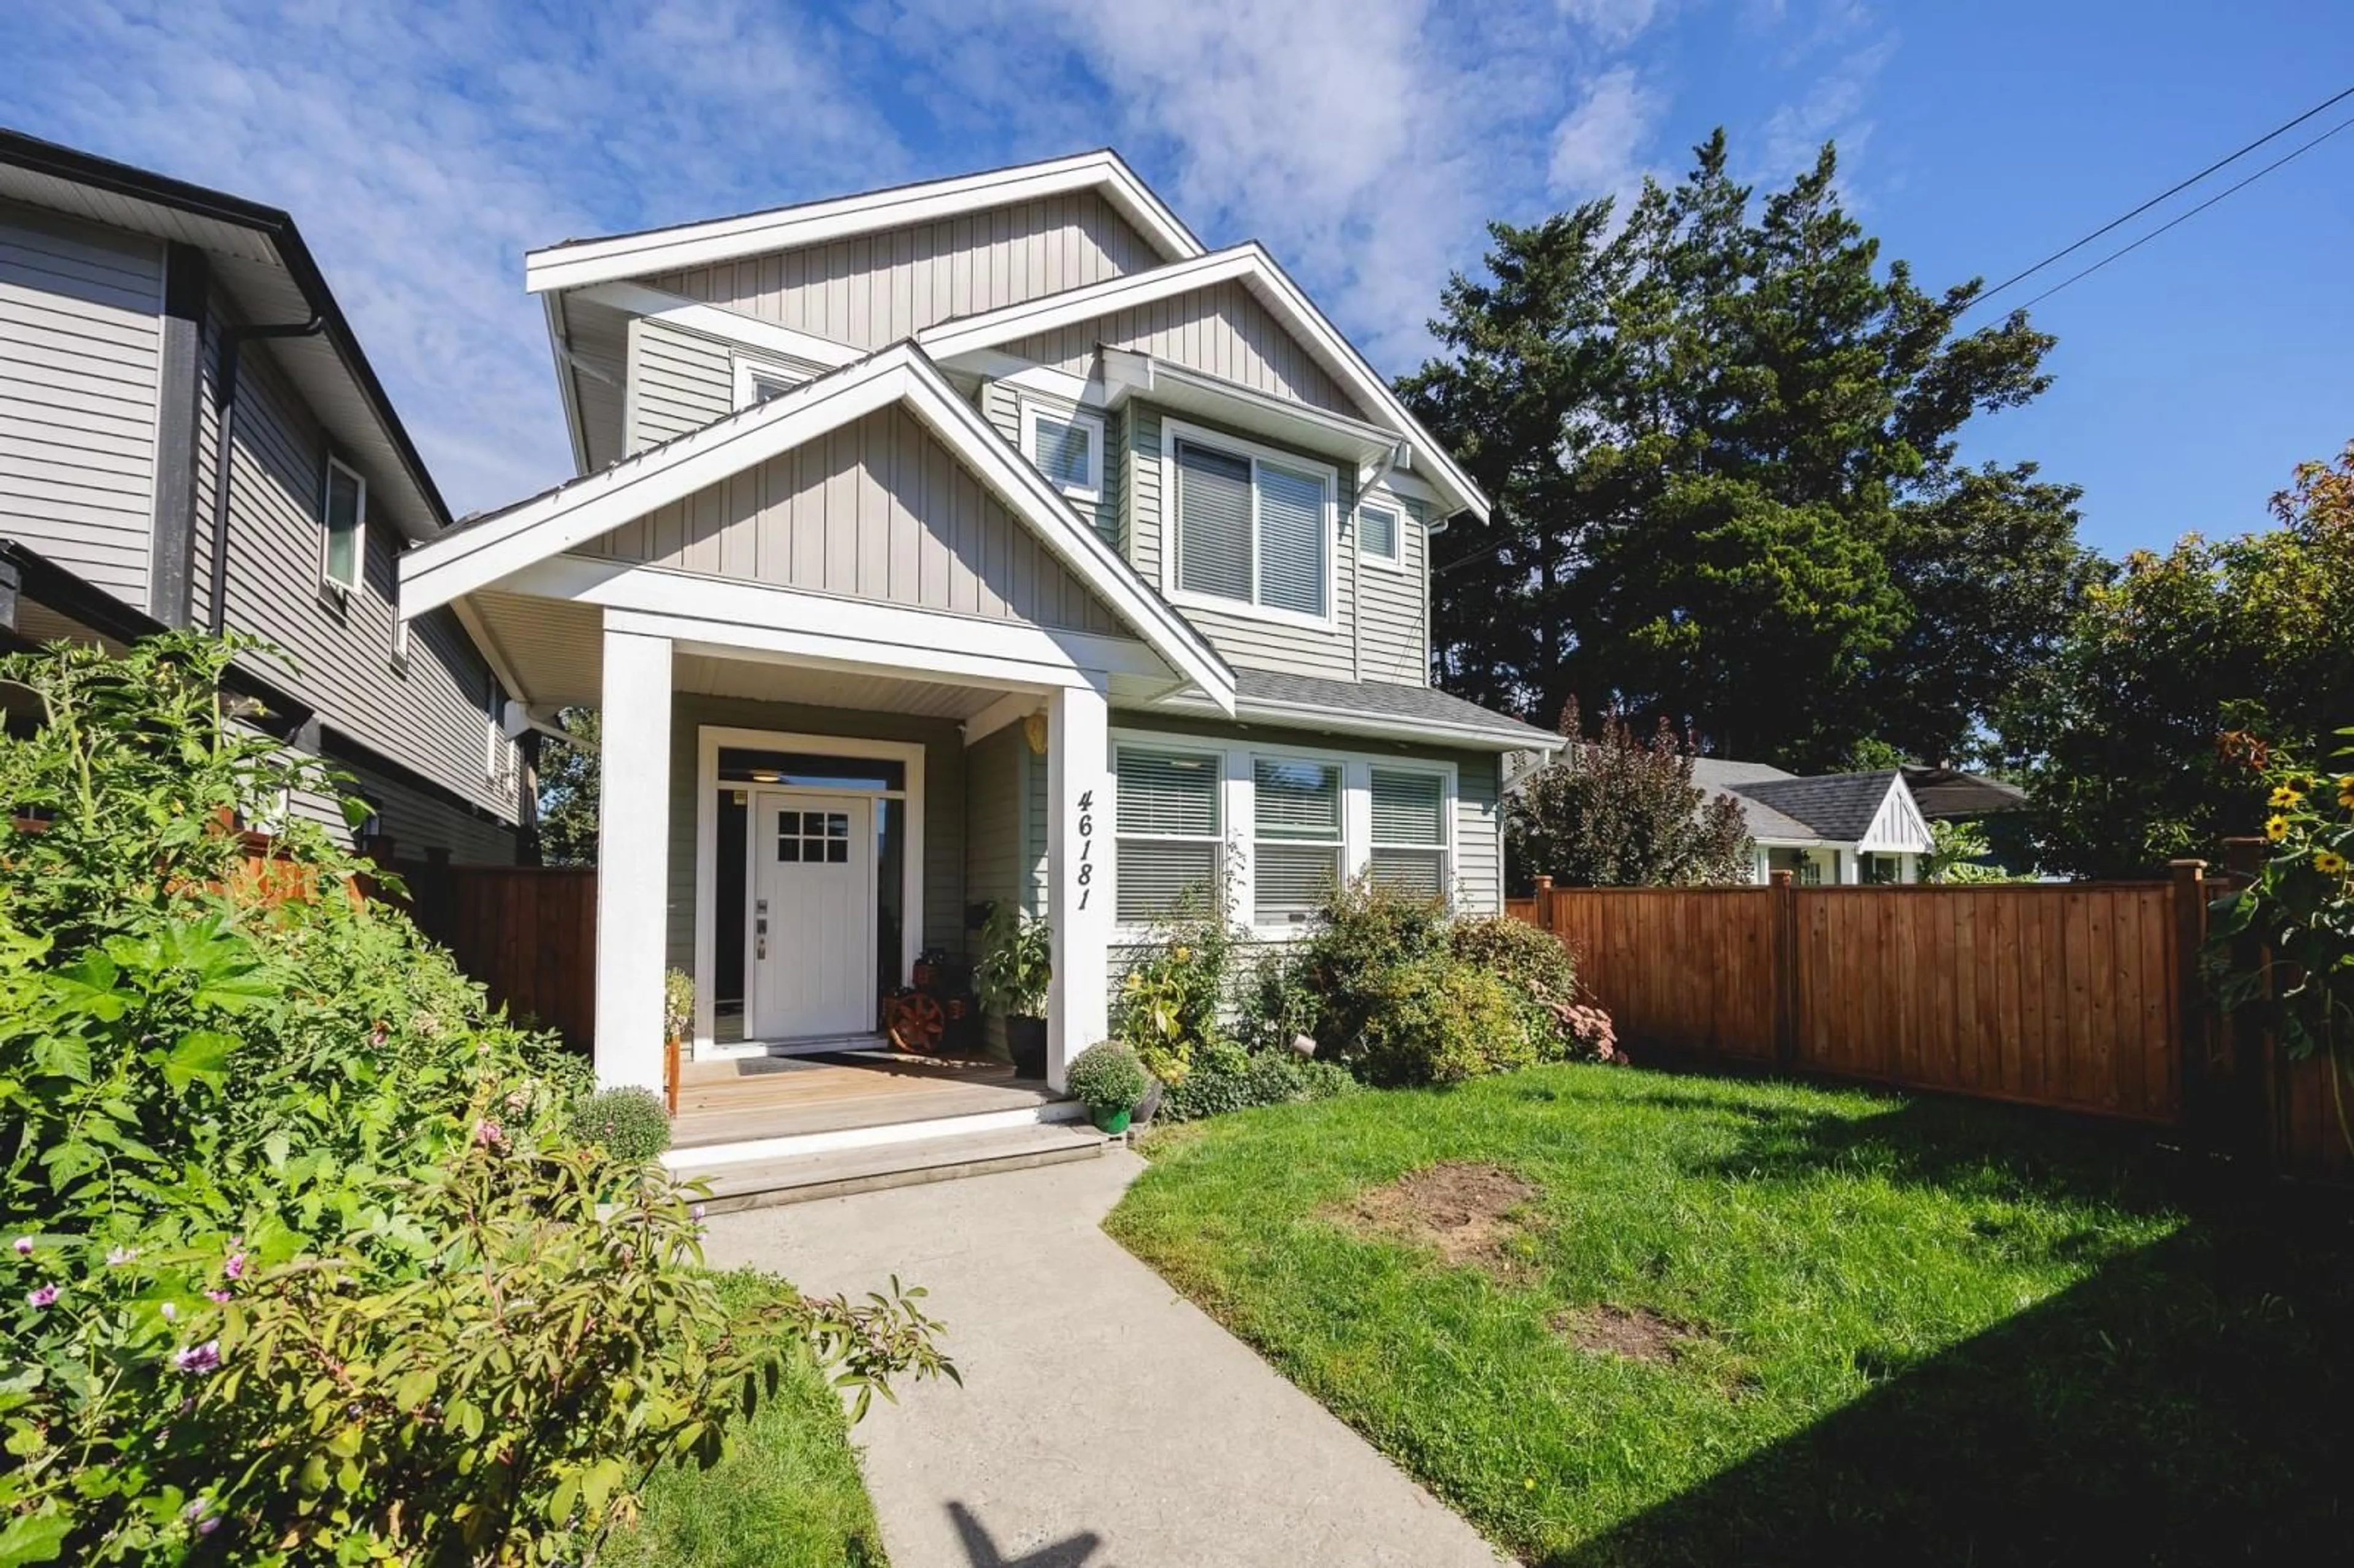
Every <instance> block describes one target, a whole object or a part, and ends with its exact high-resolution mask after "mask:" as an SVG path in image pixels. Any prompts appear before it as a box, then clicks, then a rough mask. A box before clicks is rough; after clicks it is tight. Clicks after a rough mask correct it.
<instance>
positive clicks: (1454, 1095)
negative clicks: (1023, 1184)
mask: <svg viewBox="0 0 2354 1568" xmlns="http://www.w3.org/2000/svg"><path fill="white" fill-rule="evenodd" d="M1148 1152H1150V1155H1151V1156H1152V1160H1153V1167H1152V1170H1151V1171H1150V1172H1149V1173H1148V1174H1147V1175H1146V1176H1145V1177H1144V1178H1143V1179H1142V1180H1141V1181H1139V1182H1138V1183H1137V1185H1136V1186H1135V1187H1134V1188H1133V1189H1132V1190H1131V1191H1130V1192H1129V1196H1128V1198H1127V1200H1126V1201H1125V1202H1123V1203H1122V1204H1121V1206H1120V1207H1119V1210H1118V1211H1117V1212H1116V1213H1114V1214H1113V1215H1112V1217H1111V1219H1110V1221H1109V1229H1110V1230H1111V1232H1112V1234H1115V1235H1116V1236H1118V1237H1119V1239H1120V1240H1121V1241H1122V1242H1123V1243H1125V1244H1126V1245H1128V1246H1129V1248H1131V1249H1132V1250H1133V1251H1135V1252H1136V1253H1137V1254H1138V1255H1140V1256H1142V1257H1143V1258H1145V1259H1146V1260H1147V1261H1148V1262H1150V1264H1151V1265H1152V1266H1154V1267H1156V1268H1157V1269H1159V1270H1160V1271H1161V1273H1162V1274H1163V1275H1164V1276H1166V1277H1168V1278H1169V1279H1170V1280H1171V1281H1172V1283H1173V1284H1175V1285H1176V1286H1177V1287H1179V1288H1180V1289H1182V1290H1183V1291H1184V1292H1185V1293H1186V1294H1187V1295H1189V1296H1190V1297H1192V1298H1193V1299H1194V1300H1196V1301H1197V1302H1199V1303H1201V1304H1202V1305H1203V1306H1204V1308H1207V1309H1208V1310H1210V1311H1211V1312H1212V1313H1214V1314H1215V1315H1216V1316H1217V1317H1218V1318H1219V1319H1222V1320H1223V1321H1225V1323H1226V1324H1228V1325H1229V1326H1230V1327H1231V1328H1233V1329H1234V1330H1235V1332H1237V1333H1238V1334H1240V1335H1242V1336H1243V1337H1244V1338H1245V1339H1246V1340H1249V1341H1250V1342H1251V1343H1253V1344H1254V1345H1256V1346H1257V1347H1258V1348H1259V1349H1260V1350H1261V1351H1263V1352H1264V1353H1265V1354H1266V1355H1267V1357H1268V1358H1269V1359H1270V1360H1271V1361H1273V1362H1274V1363H1275V1364H1276V1365H1277V1366H1278V1368H1279V1369H1281V1370H1282V1371H1283V1372H1286V1373H1288V1375H1289V1376H1291V1377H1292V1378H1293V1379H1294V1380H1296V1381H1297V1382H1298V1383H1300V1384H1301V1386H1303V1387H1304V1388H1306V1389H1307V1390H1309V1392H1310V1393H1313V1394H1314V1395H1316V1396H1317V1397H1318V1398H1319V1399H1320V1400H1322V1401H1323V1402H1324V1403H1325V1404H1327V1405H1329V1406H1330V1407H1331V1409H1332V1410H1333V1411H1335V1412H1336V1413H1337V1414H1340V1415H1341V1417H1342V1418H1343V1419H1345V1420H1347V1421H1349V1422H1350V1423H1351V1424H1352V1425H1355V1426H1356V1427H1357V1428H1358V1429H1359V1430H1360V1431H1362V1432H1363V1433H1364V1434H1365V1435H1366V1436H1368V1437H1369V1438H1371V1439H1372V1440H1373V1442H1374V1443H1375V1444H1377V1445H1378V1446H1380V1447H1382V1448H1383V1449H1384V1451H1386V1452H1387V1453H1389V1454H1390V1455H1391V1456H1392V1457H1394V1458H1395V1459H1396V1460H1397V1461H1398V1462H1399V1463H1400V1464H1401V1465H1403V1466H1404V1467H1405V1468H1406V1469H1408V1470H1410V1471H1412V1472H1413V1473H1414V1474H1416V1476H1418V1477H1419V1478H1421V1479H1422V1480H1424V1481H1425V1482H1426V1484H1428V1485H1429V1486H1430V1487H1431V1488H1432V1489H1434V1490H1436V1491H1437V1493H1439V1494H1440V1495H1441V1496H1442V1497H1444V1498H1446V1499H1448V1500H1449V1501H1450V1502H1452V1503H1453V1504H1454V1505H1455V1506H1457V1507H1458V1508H1459V1509H1460V1510H1463V1511H1464V1512H1465V1513H1466V1514H1467V1515H1468V1516H1469V1518H1470V1519H1471V1520H1474V1521H1475V1522H1476V1523H1478V1524H1479V1525H1480V1526H1481V1527H1482V1528H1483V1529H1484V1530H1486V1531H1488V1533H1489V1534H1490V1536H1491V1537H1492V1538H1493V1539H1495V1540H1496V1541H1497V1542H1500V1543H1501V1544H1503V1545H1505V1546H1506V1547H1508V1548H1510V1549H1511V1550H1512V1551H1513V1552H1516V1553H1519V1554H1521V1555H1522V1556H1523V1557H1525V1558H1526V1559H1527V1560H1528V1561H1530V1562H1532V1563H1543V1564H1570V1563H1577V1564H1585V1563H1760V1562H1765V1563H1785V1562H1787V1563H1972V1564H1989V1563H2044V1562H2063V1561H2064V1562H2072V1563H2111V1562H2148V1561H2156V1562H2178V1563H2210V1562H2226V1561H2240V1562H2264V1561H2288V1560H2295V1559H2297V1558H2299V1557H2314V1558H2334V1557H2335V1556H2336V1555H2337V1554H2338V1552H2341V1551H2343V1550H2345V1547H2346V1543H2347V1542H2348V1541H2349V1538H2354V1475H2349V1469H2348V1467H2347V1464H2346V1456H2347V1454H2348V1453H2349V1452H2354V1442H2349V1439H2354V1414H2349V1408H2354V1406H2350V1405H2349V1402H2354V1242H2349V1229H2348V1225H2347V1222H2346V1217H2345V1215H2344V1213H2343V1212H2342V1211H2339V1212H2337V1213H2328V1212H2321V1213H2316V1212H2312V1211H2300V1212H2299V1213H2298V1214H2297V1215H2296V1216H2295V1217H2293V1216H2292V1210H2293V1208H2294V1207H2295V1206H2294V1205H2292V1204H2290V1203H2289V1202H2286V1201H2285V1200H2283V1199H2280V1198H2278V1197H2276V1196H2271V1195H2267V1196H2266V1197H2265V1198H2264V1201H2263V1202H2261V1203H2258V1202H2245V1203H2241V1204H2233V1203H2229V1202H2222V1201H2221V1200H2217V1201H2213V1202H2210V1201H2209V1200H2208V1199H2207V1198H2206V1197H2205V1196H2204V1195H2201V1196H2200V1198H2199V1201H2197V1202H2184V1201H2182V1200H2181V1199H2180V1198H2179V1196H2178V1197H2175V1198H2172V1199H2169V1197H2168V1195H2167V1193H2166V1192H2163V1191H2161V1189H2160V1186H2159V1183H2158V1177H2157V1176H2156V1175H2155V1174H2153V1172H2154V1171H2166V1170H2170V1169H2172V1168H2171V1167H2168V1166H2167V1165H2166V1164H2164V1162H2162V1161H2160V1160H2156V1159H2153V1158H2152V1156H2151V1155H2150V1153H2149V1151H2148V1150H2147V1148H2146V1146H2145V1145H2144V1144H2143V1143H2142V1142H2141V1141H2140V1140H2139V1139H2136V1138H2134V1137H2133V1136H2131V1135H2129V1134H2122V1133H2118V1132H2115V1131H2112V1130H2110V1129H2099V1128H2094V1129H2087V1128H2081V1127H2073V1126H2062V1125H2059V1124H2057V1123H2054V1122H2052V1121H2051V1120H2047V1119H2043V1118H2036V1117H2033V1116H2031V1115H2027V1114H2021V1113H2013V1112H2008V1111H2004V1110H2001V1109H1999V1108H1994V1107H1975V1106H1966V1105H1957V1104H1953V1103H1950V1102H1938V1101H1906V1100H1901V1099H1896V1098H1892V1097H1881V1096H1876V1095H1869V1094H1864V1093H1853V1092H1835V1091H1823V1090H1817V1089H1809V1088H1799V1087H1794V1086H1784V1085H1766V1084H1755V1083H1741V1082H1728V1081H1722V1080H1712V1079H1706V1078H1699V1077H1684V1076H1673V1075H1663V1074H1659V1073H1651V1072H1644V1071H1639V1070H1635V1069H1629V1068H1601V1067H1589V1066H1571V1067H1555V1068H1543V1069H1538V1070H1534V1071H1531V1072H1527V1073H1522V1074H1516V1075H1510V1076H1506V1077H1501V1078H1494V1079H1489V1080H1485V1081H1482V1082H1479V1083H1476V1084H1473V1085H1470V1086H1466V1087H1464V1088H1460V1089H1457V1090H1452V1091H1444V1092H1439V1091H1420V1092H1398V1093H1388V1094H1368V1095H1361V1096H1356V1097H1350V1098H1346V1099H1341V1100H1336V1101H1330V1102H1326V1103H1323V1104H1319V1105H1310V1106H1292V1107H1275V1108H1271V1109H1267V1110H1262V1111H1254V1112H1247V1113H1244V1114H1242V1115H1238V1116H1234V1117H1228V1118H1219V1119H1215V1120H1213V1121H1210V1122H1206V1123H1202V1124H1197V1125H1196V1126H1194V1127H1191V1128H1175V1129H1171V1130H1170V1131H1168V1132H1164V1133H1162V1134H1160V1135H1157V1137H1156V1139H1155V1140H1154V1141H1153V1142H1152V1143H1151V1144H1150V1148H1149V1150H1148ZM1453 1160H1464V1161H1483V1162H1492V1163H1493V1164H1495V1165H1498V1166H1501V1167H1503V1168H1505V1169H1507V1170H1509V1171H1511V1172H1512V1173H1514V1174H1515V1175H1517V1176H1519V1177H1520V1178H1522V1180H1523V1181H1527V1182H1530V1183H1532V1184H1533V1185H1534V1186H1535V1188H1536V1189H1537V1190H1538V1195H1537V1196H1535V1197H1534V1198H1532V1199H1531V1200H1529V1201H1528V1202H1527V1203H1526V1204H1525V1205H1524V1206H1523V1207H1522V1209H1521V1210H1520V1211H1519V1212H1518V1213H1517V1215H1516V1216H1515V1219H1516V1221H1517V1224H1516V1225H1515V1226H1514V1227H1512V1228H1511V1229H1509V1230H1508V1231H1507V1232H1506V1233H1505V1234H1504V1236H1503V1238H1502V1240H1501V1245H1500V1246H1499V1247H1498V1248H1496V1249H1494V1251H1493V1252H1492V1254H1491V1255H1490V1256H1488V1257H1487V1258H1485V1259H1484V1260H1475V1261H1473V1262H1469V1263H1466V1264H1463V1265H1460V1266H1447V1265H1445V1264H1443V1263H1442V1262H1440V1261H1439V1260H1438V1258H1437V1255H1435V1254H1434V1253H1432V1252H1431V1251H1429V1250H1426V1249H1424V1248H1419V1247H1416V1246H1413V1245H1405V1244H1403V1243H1400V1242H1395V1241H1392V1240H1385V1239H1383V1238H1382V1237H1381V1236H1380V1235H1379V1234H1367V1233H1366V1231H1365V1229H1364V1226H1363V1224H1362V1223H1361V1222H1358V1221H1355V1220H1352V1217H1351V1216H1352V1213H1353V1212H1354V1206H1355V1205H1356V1204H1357V1203H1358V1202H1360V1200H1359V1198H1358V1194H1360V1193H1361V1192H1363V1191H1364V1190H1366V1189H1368V1188H1373V1187H1376V1186H1378V1185H1380V1184H1384V1183H1387V1182H1390V1181H1394V1180H1396V1179H1397V1178H1399V1177H1400V1176H1402V1175H1405V1173H1407V1172H1410V1171H1416V1170H1417V1169H1420V1168H1423V1167H1426V1166H1429V1165H1431V1164H1433V1163H1435V1162H1438V1161H1453ZM2173 1180H2174V1182H2175V1184H2176V1185H2177V1186H2185V1185H2188V1184H2189V1181H2190V1178H2189V1177H2186V1176H2184V1175H2182V1174H2179V1173H2177V1174H2176V1175H2175V1176H2174V1178H2173ZM2198 1180H2200V1181H2211V1180H2214V1179H2213V1178H2210V1177H2207V1176H2204V1175H2203V1174H2202V1175H2200V1176H2199V1177H2198ZM1602 1307H1609V1308H1620V1309H1625V1310H1628V1311H1636V1310H1646V1309H1647V1310H1648V1311H1649V1312H1650V1313H1655V1314H1657V1315H1658V1317H1659V1319H1662V1320H1665V1321H1666V1322H1669V1323H1672V1324H1674V1325H1676V1326H1678V1327H1679V1328H1680V1329H1681V1330H1683V1332H1684V1334H1685V1335H1686V1336H1687V1337H1686V1338H1684V1339H1683V1340H1681V1343H1680V1345H1678V1346H1677V1347H1676V1353H1675V1354H1673V1355H1672V1356H1670V1357H1665V1358H1659V1359H1650V1360H1634V1359H1629V1358H1628V1357H1626V1356H1622V1355H1620V1354H1617V1353H1613V1352H1609V1351H1596V1350H1588V1349H1581V1348H1580V1347H1579V1346H1578V1345H1577V1344H1575V1343H1573V1342H1571V1339H1570V1336H1569V1333H1568V1332H1567V1330H1573V1329H1575V1328H1576V1327H1577V1326H1579V1325H1580V1324H1581V1323H1585V1324H1588V1325H1590V1324H1592V1323H1594V1322H1595V1321H1596V1320H1597V1319H1596V1315H1595V1314H1594V1312H1593V1309H1594V1308H1602ZM1581 1313H1583V1316H1581ZM1620 1320H1621V1321H1623V1319H1620ZM1270 1484H1279V1483H1278V1482H1277V1481H1275V1480H1274V1479H1273V1478H1271V1479H1270Z"/></svg>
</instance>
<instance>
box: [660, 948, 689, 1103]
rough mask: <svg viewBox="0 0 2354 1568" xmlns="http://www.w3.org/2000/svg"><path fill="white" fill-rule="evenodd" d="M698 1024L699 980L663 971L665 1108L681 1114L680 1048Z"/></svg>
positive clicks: (673, 970) (684, 972) (668, 970)
mask: <svg viewBox="0 0 2354 1568" xmlns="http://www.w3.org/2000/svg"><path fill="white" fill-rule="evenodd" d="M694 1023H695V977H694V976H692V975H690V974H688V973H687V972H686V971H685V970H684V969H665V970H663V1109H664V1110H666V1111H668V1112H669V1113H670V1114H671V1115H673V1116H676V1115H677V1114H678V1058H679V1044H680V1042H682V1041H684V1039H685V1038H686V1032H687V1030H688V1029H690V1028H692V1027H693V1026H694Z"/></svg>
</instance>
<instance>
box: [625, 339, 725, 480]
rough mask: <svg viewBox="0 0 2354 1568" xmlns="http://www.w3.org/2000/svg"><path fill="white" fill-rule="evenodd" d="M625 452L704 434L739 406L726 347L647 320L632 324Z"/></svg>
mask: <svg viewBox="0 0 2354 1568" xmlns="http://www.w3.org/2000/svg"><path fill="white" fill-rule="evenodd" d="M629 382H630V387H629V404H628V408H629V414H628V419H629V429H628V430H627V432H626V433H625V435H624V437H623V442H624V445H625V447H626V449H627V450H630V451H633V452H635V451H642V450H645V449H646V448H648V447H650V446H653V445H656V444H657V443H659V442H662V441H666V440H670V439H671V438H672V437H673V436H683V435H684V434H686V433H687V432H688V431H689V430H699V429H702V428H703V427H704V426H705V425H707V424H709V423H711V421H712V420H714V419H717V418H724V417H726V415H727V414H729V413H732V412H733V411H734V410H735V408H736V361H735V357H734V355H733V354H732V353H731V351H730V350H729V348H728V346H727V344H724V343H722V342H720V341H719V340H718V339H717V338H716V337H706V336H705V335H704V334H701V333H697V332H686V331H684V330H682V329H680V328H678V327H674V326H673V325H671V324H670V323H667V322H660V321H654V320H652V319H650V318H648V317H645V316H637V317H633V318H631V322H630V365H629Z"/></svg>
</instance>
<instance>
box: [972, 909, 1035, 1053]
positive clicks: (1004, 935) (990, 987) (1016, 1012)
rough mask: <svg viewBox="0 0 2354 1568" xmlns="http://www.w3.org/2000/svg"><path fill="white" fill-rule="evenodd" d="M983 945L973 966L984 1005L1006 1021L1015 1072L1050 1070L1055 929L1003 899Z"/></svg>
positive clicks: (984, 929) (985, 932) (992, 916)
mask: <svg viewBox="0 0 2354 1568" xmlns="http://www.w3.org/2000/svg"><path fill="white" fill-rule="evenodd" d="M981 946H982V948H983V949H984V950H983V953H982V956H981V962H980V963H979V964H978V965H977V966H975V967H974V969H973V971H972V983H973V988H974V989H975V990H976V991H979V992H980V993H981V1006H982V1007H984V1008H986V1009H987V1010H988V1011H989V1012H994V1013H996V1014H998V1015H999V1016H1001V1017H1002V1018H1003V1019H1004V1020H1005V1044H1006V1047H1007V1048H1008V1049H1009V1050H1010V1051H1011V1052H1012V1053H1013V1072H1014V1075H1015V1076H1016V1077H1023V1078H1043V1077H1044V1076H1045V1075H1046V986H1047V982H1048V981H1049V980H1052V979H1053V978H1054V973H1055V947H1054V932H1053V929H1052V928H1051V927H1049V926H1048V925H1047V923H1046V922H1045V921H1044V920H1035V919H1026V918H1024V917H1023V914H1022V911H1021V910H1020V909H1018V908H1016V907H1015V906H1013V905H1012V904H1010V903H1005V902H1002V901H1001V902H1000V903H999V904H998V905H997V906H996V907H995V908H993V909H991V911H990V912H989V919H988V921H987V923H986V924H984V925H983V926H982V927H981Z"/></svg>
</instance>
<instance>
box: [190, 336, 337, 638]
mask: <svg viewBox="0 0 2354 1568" xmlns="http://www.w3.org/2000/svg"><path fill="white" fill-rule="evenodd" d="M326 324H327V319H326V317H324V316H323V315H320V314H318V313H316V312H313V313H312V316H311V319H310V320H309V321H306V322H301V323H292V322H288V323H278V324H274V325H270V326H225V327H223V328H222V329H221V334H220V367H219V369H218V371H217V373H216V374H215V376H214V377H213V418H214V422H215V424H216V425H217V427H218V428H217V429H215V430H214V431H213V520H212V546H213V557H212V582H211V584H210V594H209V600H210V602H209V604H208V606H207V615H206V617H205V624H206V625H207V627H209V628H210V629H211V630H212V631H213V633H214V634H215V635H216V636H217V635H219V633H220V632H221V631H222V630H223V629H224V627H225V624H226V622H227V620H228V476H229V453H230V450H231V448H232V444H233V442H234V440H235V439H236V434H237V430H236V425H237V367H238V361H239V358H240V357H241V355H240V352H239V351H240V350H241V349H242V348H243V346H244V344H245V342H246V340H247V339H248V338H273V337H314V336H316V335H317V334H319V333H320V332H321V331H322V330H323V329H324V327H325V326H326Z"/></svg>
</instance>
